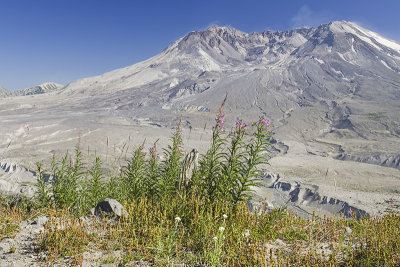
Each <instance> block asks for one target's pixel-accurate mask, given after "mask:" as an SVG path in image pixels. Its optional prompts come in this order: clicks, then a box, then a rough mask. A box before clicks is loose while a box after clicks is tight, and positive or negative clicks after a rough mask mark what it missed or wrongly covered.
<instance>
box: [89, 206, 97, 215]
mask: <svg viewBox="0 0 400 267" xmlns="http://www.w3.org/2000/svg"><path fill="white" fill-rule="evenodd" d="M95 213H96V208H92V209H90V215H92V216H94V215H95Z"/></svg>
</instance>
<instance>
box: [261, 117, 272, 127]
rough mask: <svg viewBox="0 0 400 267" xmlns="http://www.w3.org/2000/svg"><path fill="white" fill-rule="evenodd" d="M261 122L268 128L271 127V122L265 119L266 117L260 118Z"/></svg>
mask: <svg viewBox="0 0 400 267" xmlns="http://www.w3.org/2000/svg"><path fill="white" fill-rule="evenodd" d="M258 121H259V122H261V123H263V124H264V125H266V126H269V125H270V121H269V120H267V119H264V117H262V116H260V119H259V120H258Z"/></svg>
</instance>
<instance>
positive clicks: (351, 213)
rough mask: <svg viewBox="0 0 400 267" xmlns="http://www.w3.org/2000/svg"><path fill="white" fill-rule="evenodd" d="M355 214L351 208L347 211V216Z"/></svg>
mask: <svg viewBox="0 0 400 267" xmlns="http://www.w3.org/2000/svg"><path fill="white" fill-rule="evenodd" d="M351 215H353V210H352V209H351V208H349V210H348V211H347V216H351Z"/></svg>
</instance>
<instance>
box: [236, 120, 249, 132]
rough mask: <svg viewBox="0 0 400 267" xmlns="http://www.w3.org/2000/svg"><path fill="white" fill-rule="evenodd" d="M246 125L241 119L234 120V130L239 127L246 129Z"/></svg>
mask: <svg viewBox="0 0 400 267" xmlns="http://www.w3.org/2000/svg"><path fill="white" fill-rule="evenodd" d="M246 127H247V124H246V122H244V121H242V120H238V121H236V130H239V129H240V130H244V129H246Z"/></svg>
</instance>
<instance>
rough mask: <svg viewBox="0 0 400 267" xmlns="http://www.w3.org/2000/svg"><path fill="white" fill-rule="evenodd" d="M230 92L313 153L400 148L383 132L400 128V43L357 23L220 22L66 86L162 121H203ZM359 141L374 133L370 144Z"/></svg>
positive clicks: (244, 112) (245, 110)
mask: <svg viewBox="0 0 400 267" xmlns="http://www.w3.org/2000/svg"><path fill="white" fill-rule="evenodd" d="M226 92H228V96H229V97H228V102H227V109H228V110H229V111H230V112H231V113H232V114H233V115H234V116H233V119H235V118H236V117H241V118H244V119H250V118H254V117H255V116H257V114H260V113H261V114H264V115H266V116H268V117H270V118H271V119H272V120H273V121H275V127H276V131H277V133H278V134H280V135H281V138H283V139H286V138H289V139H290V138H296V139H299V138H300V139H301V140H303V142H305V143H307V144H308V147H309V149H310V151H313V152H312V153H314V152H316V151H317V152H318V151H319V150H320V149H319V148H315V146H316V147H320V146H323V147H324V148H323V149H322V150H323V151H324V152H318V153H322V154H326V153H328V154H330V155H333V156H334V157H337V158H349V157H350V158H351V157H352V158H355V159H356V160H364V161H368V160H369V157H370V155H371V151H374V153H375V152H376V153H378V154H379V155H381V154H382V151H388V155H387V157H386V156H382V157H383V159H382V161H385V158H389V157H392V158H393V153H395V154H396V153H398V152H395V151H394V150H393V148H391V146H390V145H385V142H382V139H388V138H389V139H391V138H393V139H394V140H396V142H398V137H399V136H400V130H399V126H400V110H399V105H398V103H399V101H400V44H399V43H398V42H395V41H392V40H388V39H386V38H384V37H382V36H380V35H378V34H376V33H374V32H371V31H369V30H367V29H364V28H362V27H360V26H359V25H357V24H355V23H352V22H346V21H336V22H332V23H329V24H323V25H321V26H319V27H317V28H300V29H294V30H288V31H282V32H280V31H265V32H261V33H251V34H248V33H244V32H242V31H239V30H236V29H233V28H228V27H217V26H213V27H210V28H208V29H207V30H205V31H194V32H191V33H189V34H187V35H186V36H184V37H183V38H180V39H179V40H177V41H176V42H174V43H173V44H172V45H170V46H169V47H168V48H167V49H165V50H164V51H163V52H162V53H160V54H159V55H156V56H154V57H153V58H150V59H148V60H146V61H143V62H140V63H138V64H135V65H132V66H129V67H126V68H122V69H118V70H115V71H112V72H108V73H105V74H103V75H100V76H96V77H90V78H85V79H80V80H77V81H74V82H72V83H70V84H68V85H67V86H66V87H65V88H64V89H63V90H62V91H60V94H61V95H69V96H78V97H81V98H82V99H83V100H82V101H83V102H85V105H91V106H93V107H96V108H111V109H112V110H114V112H116V113H117V114H119V115H120V116H123V117H127V118H130V117H136V118H137V117H143V116H145V117H150V119H151V120H153V121H155V122H156V123H159V124H161V125H168V124H169V123H170V119H171V117H172V116H170V115H169V114H174V113H175V112H184V113H185V112H186V113H187V116H188V120H187V121H188V123H189V124H191V125H192V126H196V127H201V125H204V122H205V120H207V121H209V122H210V121H211V120H212V117H211V116H209V113H208V112H207V111H210V110H216V108H217V106H218V105H219V103H220V101H221V99H222V98H223V96H224V95H225V93H226ZM87 95H90V96H91V98H90V100H88V99H87V98H85V96H87ZM85 99H86V100H85ZM299 121H302V122H303V123H299ZM311 126H312V127H311ZM310 127H311V128H310ZM355 140H358V141H360V140H367V141H368V142H366V144H367V145H365V147H364V148H365V149H364V148H362V146H361V147H360V146H358V145H354V144H355V143H356V142H355ZM325 146H327V147H325ZM364 150H365V151H368V152H367V153H364ZM328 151H330V152H328ZM317 152H316V153H317ZM397 159H398V157H397V154H396V155H394V160H389V161H390V163H387V164H388V165H389V166H398V165H399V163H398V162H397V161H396V160H397Z"/></svg>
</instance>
